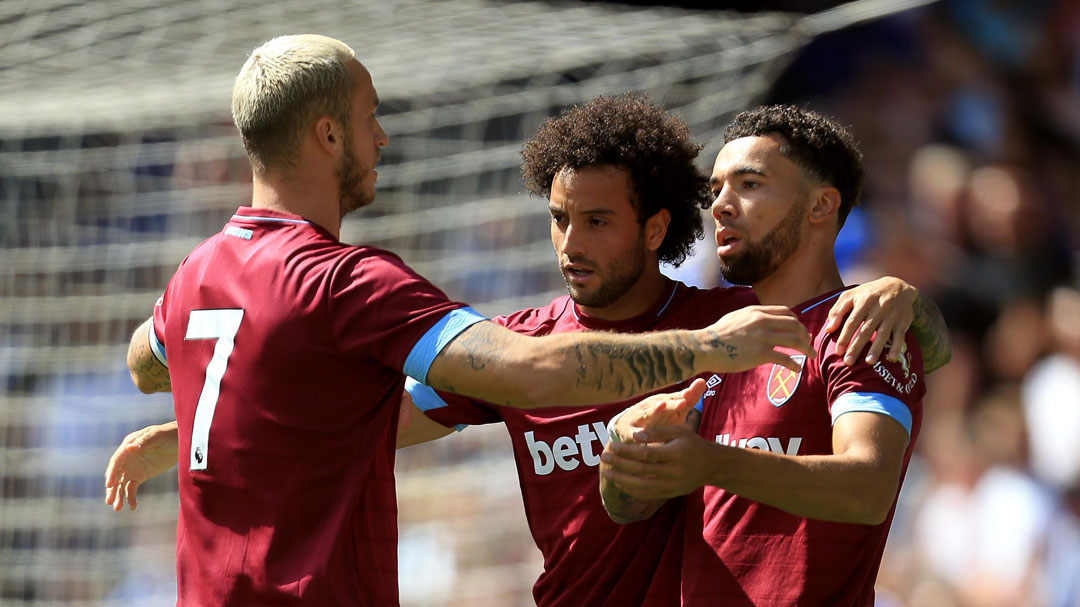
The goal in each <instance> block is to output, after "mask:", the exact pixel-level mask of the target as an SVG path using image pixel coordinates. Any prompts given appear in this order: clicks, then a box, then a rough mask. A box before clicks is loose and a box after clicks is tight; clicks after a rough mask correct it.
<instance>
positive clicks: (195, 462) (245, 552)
mask: <svg viewBox="0 0 1080 607" xmlns="http://www.w3.org/2000/svg"><path fill="white" fill-rule="evenodd" d="M479 320H482V317H480V316H479V315H477V314H476V313H475V312H472V311H471V310H470V309H469V308H466V307H464V306H463V304H460V303H454V302H451V301H449V300H448V299H447V297H446V296H445V295H444V294H443V293H442V292H441V291H439V290H438V289H437V288H436V287H434V286H433V285H431V284H430V283H429V282H428V281H427V280H425V279H423V278H422V277H420V276H419V275H417V274H416V273H414V272H413V271H412V270H410V269H409V268H408V267H407V266H406V265H405V264H404V263H403V262H402V261H401V260H400V259H399V258H398V257H396V256H395V255H393V254H392V253H389V252H387V251H383V250H380V249H377V248H372V247H357V246H351V245H346V244H343V243H341V242H340V241H338V240H337V239H336V238H334V236H333V235H331V234H330V233H329V232H327V231H326V230H324V229H322V228H320V227H319V226H317V225H315V224H312V223H309V222H308V221H306V220H304V219H303V218H302V217H299V216H296V215H291V214H287V213H281V212H276V211H271V210H267V209H252V208H247V207H241V208H240V209H239V210H238V211H237V212H236V214H235V215H234V216H233V218H232V219H231V220H230V221H229V222H228V223H227V224H226V225H225V227H224V229H223V230H222V231H221V232H220V233H218V234H217V235H215V236H213V237H211V238H210V239H208V240H207V241H205V242H203V243H202V244H200V245H199V246H198V247H196V248H195V249H194V250H193V251H192V252H191V254H190V255H189V256H188V257H187V258H186V259H185V260H184V261H183V262H182V263H181V264H180V267H179V269H178V270H177V271H176V273H175V274H174V275H173V277H172V279H171V280H170V281H169V284H168V287H167V288H166V290H165V293H164V295H163V296H162V297H161V299H160V300H159V302H158V305H156V306H155V309H154V316H153V330H152V331H151V345H152V348H153V349H154V350H155V353H156V354H158V357H159V359H161V360H162V362H164V363H166V364H167V365H168V367H169V374H170V377H171V380H172V390H173V402H174V407H175V412H176V419H177V422H178V426H179V439H180V446H179V463H180V471H179V477H180V515H179V521H178V524H177V546H176V551H177V583H178V595H179V596H178V604H179V605H182V606H202V605H207V606H211V605H214V606H220V605H312V606H320V607H321V606H326V605H396V604H397V603H398V598H397V590H398V589H397V505H396V498H395V493H394V447H395V436H396V423H397V415H398V410H399V402H400V394H401V390H402V386H403V383H404V379H405V375H406V374H408V375H410V376H412V377H415V378H416V379H418V380H420V381H423V380H424V378H425V376H426V373H427V369H428V366H429V365H430V363H431V361H432V360H433V359H434V357H435V356H436V355H437V354H438V352H439V350H440V349H441V348H442V347H443V346H444V345H445V344H446V343H448V342H449V340H451V339H452V338H453V337H454V336H455V335H457V334H458V333H459V332H460V331H461V330H463V329H464V328H466V327H468V326H470V325H471V324H472V323H474V322H477V321H479Z"/></svg>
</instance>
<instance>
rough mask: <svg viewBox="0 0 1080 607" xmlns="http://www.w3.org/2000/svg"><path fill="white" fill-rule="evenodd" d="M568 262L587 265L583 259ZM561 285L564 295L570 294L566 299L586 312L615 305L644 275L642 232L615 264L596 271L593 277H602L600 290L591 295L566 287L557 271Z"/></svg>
mask: <svg viewBox="0 0 1080 607" xmlns="http://www.w3.org/2000/svg"><path fill="white" fill-rule="evenodd" d="M570 261H571V262H575V263H581V262H585V263H588V261H589V260H588V259H587V258H584V257H576V258H571V259H570ZM559 270H560V274H562V276H563V281H564V282H566V291H567V292H568V293H570V299H573V300H574V303H576V304H577V305H579V306H585V307H588V308H603V307H606V306H610V305H611V304H613V303H615V302H616V301H618V300H619V299H620V298H621V297H622V296H623V295H626V293H627V292H628V291H629V290H630V289H631V288H633V286H634V285H635V284H637V281H638V280H639V279H640V278H641V275H642V274H644V273H645V235H644V232H642V234H641V235H639V237H638V241H637V242H636V243H635V244H634V246H632V247H630V248H629V249H628V250H627V251H626V253H625V254H623V255H619V256H617V257H616V258H615V261H613V262H611V263H610V264H608V266H607V267H606V268H597V269H596V270H594V273H596V274H600V273H601V272H602V273H603V274H602V275H600V276H599V278H600V286H599V287H598V288H597V289H596V290H595V291H584V290H582V289H580V288H578V287H576V286H574V285H572V284H571V283H570V281H569V280H567V278H566V274H563V273H562V268H561V267H560V268H559Z"/></svg>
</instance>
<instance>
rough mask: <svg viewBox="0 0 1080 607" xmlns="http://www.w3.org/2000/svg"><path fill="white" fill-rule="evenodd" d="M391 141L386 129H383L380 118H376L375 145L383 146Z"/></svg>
mask: <svg viewBox="0 0 1080 607" xmlns="http://www.w3.org/2000/svg"><path fill="white" fill-rule="evenodd" d="M388 143H390V138H389V137H387V136H386V131H384V130H383V128H382V124H381V123H380V122H379V120H378V118H376V119H375V145H376V146H377V147H380V148H381V147H383V146H384V145H386V144H388Z"/></svg>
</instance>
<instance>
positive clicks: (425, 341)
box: [401, 307, 487, 384]
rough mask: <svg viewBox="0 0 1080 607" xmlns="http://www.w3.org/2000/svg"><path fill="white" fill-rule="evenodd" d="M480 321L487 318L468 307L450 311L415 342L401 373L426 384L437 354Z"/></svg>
mask: <svg viewBox="0 0 1080 607" xmlns="http://www.w3.org/2000/svg"><path fill="white" fill-rule="evenodd" d="M482 320H487V318H486V317H484V316H481V315H480V314H479V313H477V312H476V310H473V309H472V308H469V307H465V308H458V309H456V310H451V311H450V312H448V313H447V314H446V316H443V317H442V318H441V319H439V321H438V322H436V323H435V324H434V325H432V326H431V328H430V329H428V330H427V332H426V333H424V335H423V336H421V337H420V339H418V340H417V341H416V345H414V346H413V349H412V351H411V352H409V356H408V357H406V358H405V366H404V367H403V368H402V369H401V372H402V373H404V374H405V375H408V376H409V377H411V378H413V379H415V380H416V381H418V382H420V383H422V384H427V373H428V369H430V368H431V363H432V362H434V361H435V357H436V356H438V355H439V352H442V350H443V348H445V347H446V344H448V343H450V342H451V341H452V340H453V339H454V338H455V337H457V336H458V334H460V333H461V332H462V331H464V330H465V329H468V328H469V327H471V326H473V325H474V324H476V323H478V322H480V321H482Z"/></svg>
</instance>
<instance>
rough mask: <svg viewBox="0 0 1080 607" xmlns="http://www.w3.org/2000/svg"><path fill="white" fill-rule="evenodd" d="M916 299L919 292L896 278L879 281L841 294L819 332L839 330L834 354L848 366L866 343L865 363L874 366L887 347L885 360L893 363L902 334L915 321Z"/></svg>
mask: <svg viewBox="0 0 1080 607" xmlns="http://www.w3.org/2000/svg"><path fill="white" fill-rule="evenodd" d="M918 297H919V290H918V289H916V288H915V287H913V286H911V285H909V284H908V283H906V282H904V281H903V280H900V279H899V278H893V277H891V276H886V277H884V278H879V279H877V280H874V281H871V282H868V283H865V284H862V285H859V286H857V287H855V288H853V289H849V290H847V291H844V292H843V293H841V294H840V297H838V298H837V299H836V303H834V304H833V307H832V309H830V310H829V317H828V318H827V319H826V321H825V326H824V327H823V330H824V332H825V333H831V332H833V331H835V330H837V329H840V333H839V335H837V337H836V353H837V354H840V355H842V356H843V357H844V362H845V363H846V364H848V365H849V366H850V365H853V364H855V363H856V362H857V361H858V358H859V354H860V353H861V352H862V351H863V349H865V348H866V346H867V344H870V349H869V351H867V353H866V357H865V359H864V360H865V361H866V362H867V363H869V364H871V365H872V364H875V363H877V362H878V359H879V358H880V357H881V353H882V352H883V351H884V350H885V346H886V345H889V344H891V345H890V347H889V354H888V357H889V360H896V359H897V358H898V357H899V356H900V352H901V349H902V348H903V347H904V334H905V333H907V330H908V328H909V327H911V322H912V320H914V318H915V312H914V311H913V307H912V306H913V304H914V303H915V300H916V299H917V298H918ZM845 316H847V318H846V319H845V318H844V317H845ZM841 320H843V327H842V328H841V326H840V325H841Z"/></svg>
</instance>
